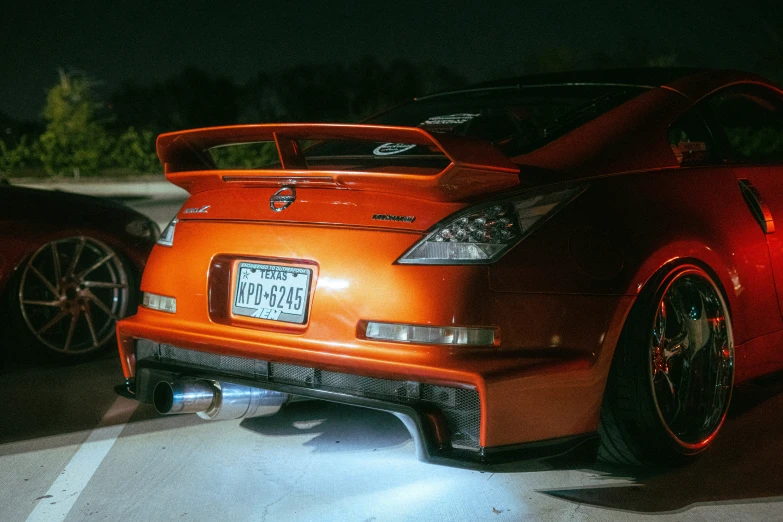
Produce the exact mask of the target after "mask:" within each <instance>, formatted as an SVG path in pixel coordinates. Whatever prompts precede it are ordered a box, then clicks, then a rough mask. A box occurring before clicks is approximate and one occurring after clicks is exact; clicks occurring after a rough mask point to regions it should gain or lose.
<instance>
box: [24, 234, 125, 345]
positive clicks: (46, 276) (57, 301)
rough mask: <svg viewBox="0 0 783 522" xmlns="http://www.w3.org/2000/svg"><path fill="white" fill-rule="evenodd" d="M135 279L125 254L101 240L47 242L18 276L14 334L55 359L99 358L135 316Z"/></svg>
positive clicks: (78, 239)
mask: <svg viewBox="0 0 783 522" xmlns="http://www.w3.org/2000/svg"><path fill="white" fill-rule="evenodd" d="M133 279H134V278H133V274H132V271H131V268H130V266H129V265H128V264H127V263H124V262H123V260H122V259H121V257H120V255H119V254H118V253H117V252H115V251H114V250H112V249H111V248H110V247H109V246H107V245H106V244H104V243H102V242H100V241H98V240H96V239H93V238H90V237H86V236H75V237H68V238H65V239H58V240H56V241H52V242H50V243H46V244H45V245H43V246H42V247H40V248H39V249H38V250H37V251H36V252H35V253H34V254H33V255H32V256H30V257H29V258H28V259H27V260H26V261H25V262H24V263H23V265H22V267H21V269H20V271H19V277H18V280H17V286H16V288H15V290H16V291H15V292H13V293H12V295H11V306H12V313H13V317H14V319H15V321H14V322H15V325H14V326H15V329H16V330H17V331H19V332H21V333H23V335H24V336H25V337H27V338H28V339H29V341H30V342H31V343H32V344H33V345H34V346H36V347H37V348H40V349H42V350H43V352H44V353H47V354H48V355H51V356H55V357H59V358H68V359H75V358H81V357H87V356H90V355H94V354H96V353H98V352H99V351H100V350H101V349H103V348H104V347H106V346H108V345H109V344H113V342H114V326H115V324H116V322H117V321H118V320H119V319H121V318H122V317H125V316H126V315H128V314H129V313H130V312H131V311H132V301H133V298H134V297H135V296H134V292H135V290H134V286H133V283H134V281H133Z"/></svg>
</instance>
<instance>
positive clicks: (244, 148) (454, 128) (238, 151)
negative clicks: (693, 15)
mask: <svg viewBox="0 0 783 522" xmlns="http://www.w3.org/2000/svg"><path fill="white" fill-rule="evenodd" d="M645 90H647V88H643V87H634V86H607V85H556V86H513V87H499V88H488V89H475V90H469V91H461V92H454V93H446V94H438V95H433V96H427V97H424V98H420V99H417V100H414V101H412V102H410V103H407V104H405V105H402V106H400V107H397V108H394V109H392V110H390V111H387V112H385V113H383V114H381V115H379V116H377V117H374V118H371V119H369V120H367V121H365V122H363V123H372V124H378V125H395V126H409V127H420V128H422V129H425V130H427V131H429V132H431V133H433V134H435V135H436V136H437V134H438V133H445V134H454V135H458V136H471V137H475V138H481V139H484V140H487V141H490V142H492V143H494V144H495V145H496V146H497V147H498V148H499V149H500V150H501V151H503V152H504V153H505V154H506V155H507V156H509V157H513V156H518V155H520V154H525V153H527V152H531V151H533V150H536V149H538V148H539V147H542V146H543V145H546V144H547V143H549V142H551V141H554V140H555V139H557V138H559V137H560V136H563V135H564V134H567V133H568V132H570V131H572V130H574V129H576V128H577V127H579V126H581V125H584V124H585V123H587V122H588V121H590V120H592V119H595V118H596V117H598V116H600V115H601V114H603V113H605V112H607V111H609V110H611V109H613V108H614V107H617V106H618V105H621V104H622V103H624V102H626V101H628V100H630V99H631V98H634V97H636V96H638V95H639V94H641V93H642V92H644V91H645ZM303 145H306V144H304V143H303ZM209 152H210V154H211V156H212V159H213V161H214V162H215V165H216V166H217V168H222V169H225V168H245V169H253V168H264V169H270V168H271V169H275V168H280V166H279V163H278V161H277V150H276V149H275V145H274V143H249V144H241V145H231V146H227V147H219V148H213V149H210V151H209ZM304 156H305V158H306V160H307V164H308V167H320V168H328V167H329V166H334V167H337V168H339V169H340V170H352V169H356V170H380V171H383V170H384V169H387V168H391V169H393V170H395V171H399V168H400V167H415V168H417V169H422V168H425V169H426V168H431V169H433V170H434V171H436V172H437V171H439V170H440V169H442V168H443V167H445V166H446V165H447V164H448V160H447V159H446V158H445V157H444V156H443V155H442V154H440V153H438V152H433V151H432V150H430V149H429V148H427V147H424V146H417V145H410V144H402V143H380V142H378V143H376V142H366V141H355V140H329V141H321V142H317V143H315V144H311V146H309V147H308V148H306V149H305V151H304Z"/></svg>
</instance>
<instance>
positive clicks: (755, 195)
mask: <svg viewBox="0 0 783 522" xmlns="http://www.w3.org/2000/svg"><path fill="white" fill-rule="evenodd" d="M737 181H739V185H740V191H741V192H742V198H743V199H744V200H745V203H747V205H748V207H749V208H750V211H751V212H752V213H753V217H755V218H756V221H758V223H759V225H760V226H761V230H763V231H764V233H765V234H772V233H774V232H775V222H774V221H773V220H772V212H770V211H769V207H768V206H767V204H766V203H764V200H763V199H761V195H760V194H759V191H758V189H756V187H754V186H753V183H751V182H750V180H749V179H739V180H737Z"/></svg>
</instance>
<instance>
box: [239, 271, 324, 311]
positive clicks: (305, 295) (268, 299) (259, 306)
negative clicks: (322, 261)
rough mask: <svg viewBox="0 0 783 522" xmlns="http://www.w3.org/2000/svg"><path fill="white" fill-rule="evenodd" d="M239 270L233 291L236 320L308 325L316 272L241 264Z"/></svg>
mask: <svg viewBox="0 0 783 522" xmlns="http://www.w3.org/2000/svg"><path fill="white" fill-rule="evenodd" d="M235 266H236V278H235V279H234V282H233V285H232V288H231V314H232V315H233V316H234V317H237V318H241V319H247V320H251V321H252V320H260V321H271V322H273V323H278V324H295V325H304V324H306V323H307V320H308V312H309V306H308V304H309V301H310V290H311V288H312V284H313V269H312V268H307V267H302V266H291V265H285V264H276V263H268V262H258V261H241V260H240V261H238V262H237V263H236V265H235ZM300 276H305V277H304V278H303V279H300ZM291 283H293V284H291ZM251 285H252V286H251Z"/></svg>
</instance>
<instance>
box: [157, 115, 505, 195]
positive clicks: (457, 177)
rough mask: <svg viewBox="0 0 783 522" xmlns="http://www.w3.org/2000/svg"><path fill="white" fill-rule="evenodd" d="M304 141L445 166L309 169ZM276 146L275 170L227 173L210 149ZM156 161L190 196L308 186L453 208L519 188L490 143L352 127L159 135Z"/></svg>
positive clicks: (213, 130) (277, 126)
mask: <svg viewBox="0 0 783 522" xmlns="http://www.w3.org/2000/svg"><path fill="white" fill-rule="evenodd" d="M302 140H357V141H368V142H381V143H394V144H397V143H400V144H410V145H421V146H425V147H427V148H429V149H430V150H432V151H434V152H440V153H442V154H443V155H444V156H445V157H446V158H447V159H448V161H449V165H448V166H447V167H446V168H445V169H443V170H442V171H440V172H439V173H436V174H432V173H431V170H428V169H422V171H421V172H416V170H415V169H413V170H411V168H409V167H406V168H401V169H400V172H388V171H387V170H388V168H387V169H385V170H384V171H383V172H380V171H356V170H348V169H346V170H340V169H339V167H338V168H337V169H335V168H333V167H329V169H328V170H323V169H317V168H316V169H308V166H307V162H306V160H305V157H304V155H303V153H302V147H301V146H300V141H302ZM254 142H274V143H275V144H276V146H277V152H278V156H279V159H280V167H281V168H275V169H249V170H225V169H221V170H218V168H217V167H216V166H215V164H214V162H213V161H212V158H211V156H210V154H209V152H208V150H209V149H210V148H212V147H217V146H221V145H233V144H240V143H254ZM157 152H158V157H159V158H160V160H161V162H162V163H163V166H164V172H165V173H166V178H167V179H168V180H169V181H171V182H172V183H174V184H175V185H178V186H180V187H182V188H184V189H185V190H187V191H188V192H190V193H191V194H195V193H197V192H203V191H205V190H215V189H220V188H223V187H226V186H236V184H237V183H239V184H242V185H251V186H259V185H261V186H264V185H268V186H282V185H307V186H320V187H332V188H344V189H354V190H373V191H378V192H390V193H402V194H409V195H411V196H413V197H422V198H425V199H435V200H440V201H455V200H459V199H464V198H466V197H469V196H470V195H472V194H477V193H486V192H492V191H495V190H500V189H503V188H509V187H512V186H514V185H517V184H518V183H519V168H518V167H517V166H516V165H515V164H514V163H512V162H511V161H510V160H509V159H508V158H507V157H506V156H505V155H504V154H503V153H502V152H500V150H498V149H497V148H496V147H495V146H493V145H492V144H491V143H489V142H487V141H484V140H479V139H476V138H468V137H463V136H453V135H449V134H437V135H433V134H431V133H429V132H427V131H426V130H424V129H421V128H418V127H392V126H382V125H353V124H352V125H349V124H310V123H307V124H299V123H295V124H264V125H235V126H227V127H210V128H205V129H196V130H188V131H181V132H170V133H167V134H161V135H160V136H159V137H158V140H157Z"/></svg>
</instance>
